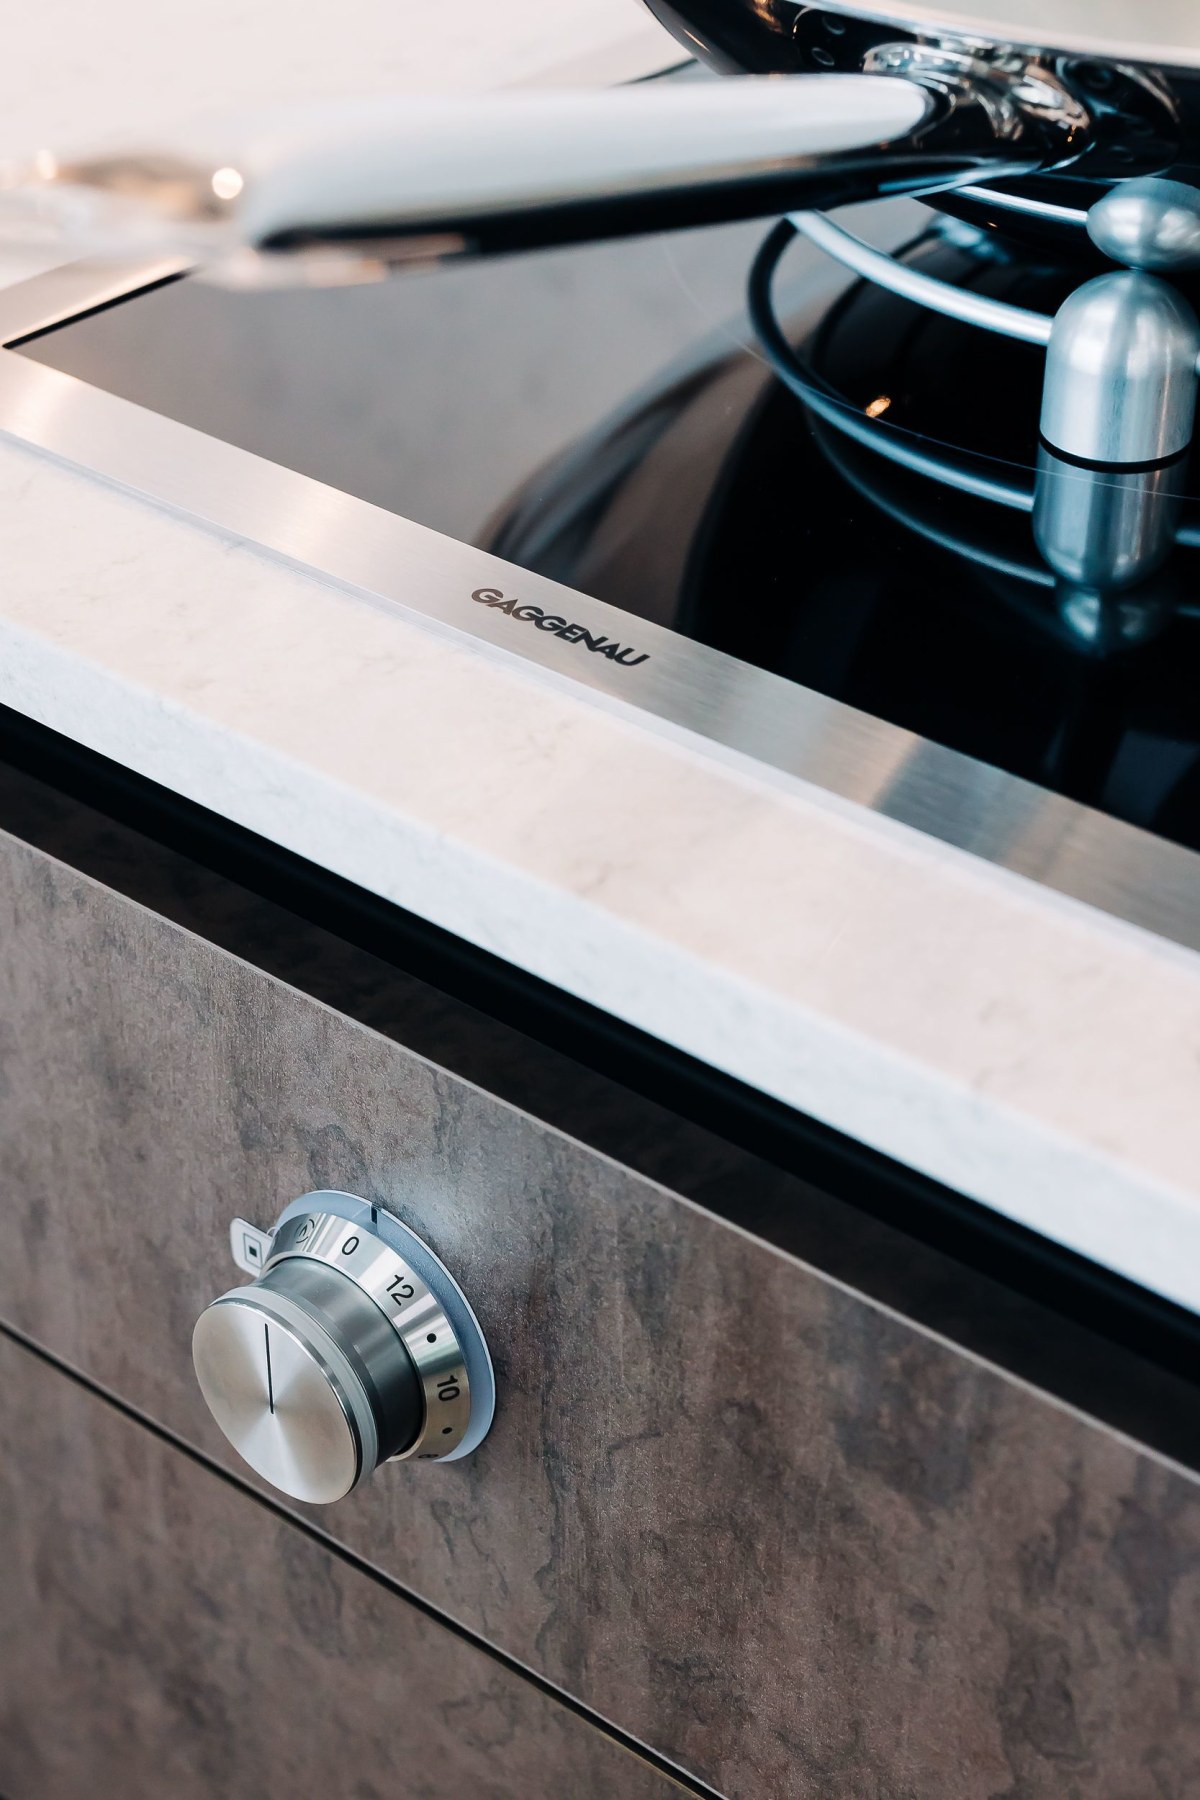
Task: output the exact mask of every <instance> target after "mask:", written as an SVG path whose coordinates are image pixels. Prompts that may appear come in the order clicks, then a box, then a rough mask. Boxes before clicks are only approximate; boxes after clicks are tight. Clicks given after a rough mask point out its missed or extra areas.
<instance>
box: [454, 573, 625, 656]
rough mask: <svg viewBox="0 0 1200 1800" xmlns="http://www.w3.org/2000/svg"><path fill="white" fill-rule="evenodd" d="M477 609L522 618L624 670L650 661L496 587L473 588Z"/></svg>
mask: <svg viewBox="0 0 1200 1800" xmlns="http://www.w3.org/2000/svg"><path fill="white" fill-rule="evenodd" d="M471 598H472V600H477V601H478V602H479V604H480V606H494V607H495V608H496V610H497V612H502V613H507V614H508V616H509V618H510V619H523V620H524V621H525V622H526V623H527V624H530V625H536V626H537V628H538V630H539V631H552V632H553V633H554V635H555V637H560V638H562V639H563V641H564V642H565V643H568V644H582V645H583V646H584V648H585V649H587V650H594V651H595V652H596V654H597V656H607V657H608V658H609V659H610V661H612V662H619V663H624V665H625V667H626V668H627V669H635V668H636V667H637V665H638V663H644V662H649V660H650V653H649V651H648V650H633V649H630V648H627V647H625V646H623V645H621V644H618V643H616V642H615V641H614V639H612V638H606V637H604V636H603V634H602V633H600V632H594V631H589V630H588V629H587V627H586V626H584V625H572V623H571V621H570V620H569V619H564V618H563V616H562V614H561V613H548V612H545V611H544V610H543V609H542V607H540V606H527V605H526V604H525V602H524V601H523V600H506V599H505V597H504V595H503V594H502V593H501V592H500V589H499V588H476V589H475V592H474V593H473V594H472V595H471Z"/></svg>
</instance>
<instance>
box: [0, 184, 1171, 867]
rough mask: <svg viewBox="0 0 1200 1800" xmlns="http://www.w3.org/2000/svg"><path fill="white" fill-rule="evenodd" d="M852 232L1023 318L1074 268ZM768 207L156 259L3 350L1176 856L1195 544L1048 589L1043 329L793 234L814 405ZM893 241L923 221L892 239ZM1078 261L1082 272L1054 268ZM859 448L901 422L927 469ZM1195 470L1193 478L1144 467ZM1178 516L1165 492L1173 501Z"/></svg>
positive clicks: (868, 224) (958, 236)
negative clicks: (366, 248)
mask: <svg viewBox="0 0 1200 1800" xmlns="http://www.w3.org/2000/svg"><path fill="white" fill-rule="evenodd" d="M930 220H931V215H930V214H928V213H927V212H925V211H924V210H923V209H920V208H918V207H916V206H913V205H911V204H908V203H899V204H893V205H890V206H889V205H885V206H881V207H878V208H872V209H867V210H866V213H865V214H864V212H860V214H859V215H858V218H857V219H856V221H855V226H856V229H857V230H860V231H865V232H866V233H867V234H871V235H874V236H875V238H876V240H877V241H880V242H884V243H886V244H887V245H888V247H894V246H897V245H900V244H907V246H908V247H907V249H906V252H905V254H906V255H908V256H909V257H910V258H911V259H912V260H914V261H915V262H917V263H919V264H920V265H921V266H923V267H925V268H927V269H928V270H931V271H933V272H936V273H939V274H941V275H942V276H943V277H944V278H946V279H950V280H954V281H957V282H962V283H967V284H971V285H974V286H976V287H980V288H983V289H985V290H986V291H988V292H992V293H994V294H995V295H996V296H997V297H1001V298H1009V299H1017V300H1019V302H1020V303H1021V304H1024V305H1027V306H1033V307H1036V308H1039V309H1041V310H1046V311H1052V310H1053V309H1054V307H1055V306H1056V304H1057V303H1058V301H1059V300H1060V299H1061V298H1062V297H1063V295H1065V293H1066V292H1067V291H1069V288H1070V287H1071V286H1072V285H1073V284H1074V283H1075V282H1076V281H1077V280H1079V279H1081V278H1082V276H1081V273H1080V271H1079V270H1078V269H1075V268H1072V267H1070V266H1066V265H1064V266H1062V267H1056V266H1054V265H1053V264H1052V263H1050V264H1048V263H1042V264H1038V265H1036V266H1034V265H1031V264H1030V263H1029V262H1028V261H1027V260H1026V258H1027V255H1028V253H1027V252H1023V251H1020V250H1018V249H1017V248H1015V247H1014V248H1011V249H1006V248H1005V246H1003V245H998V244H996V243H994V242H991V241H987V242H984V241H982V240H977V239H974V238H972V237H971V236H970V235H969V234H967V233H964V232H963V231H962V229H961V228H960V227H957V226H953V225H951V226H950V227H949V228H948V229H949V232H950V234H951V235H947V229H946V228H943V227H936V228H934V227H932V226H931V224H930ZM766 229H767V228H766V227H761V226H737V227H728V228H723V229H721V230H716V231H704V232H696V233H680V234H674V235H671V236H668V237H659V238H650V239H644V240H639V241H635V242H630V243H626V244H609V245H603V246H591V247H586V248H583V249H579V250H572V251H559V252H550V253H542V254H537V255H530V256H526V257H514V258H510V259H505V260H501V261H496V262H483V263H475V264H460V265H447V266H446V267H444V268H442V269H440V270H437V271H435V272H432V273H426V274H420V275H411V276H406V277H403V278H397V279H395V280H393V281H391V282H389V283H385V284H381V285H378V286H374V287H367V288H360V289H333V290H326V291H319V290H315V291H314V290H307V291H306V290H292V291H284V292H277V293H258V294H255V293H245V292H231V291H223V290H221V289H218V288H214V287H210V286H206V285H203V284H202V283H200V282H198V281H196V280H195V279H190V278H189V279H185V280H181V281H177V282H174V283H171V284H168V285H166V286H163V287H160V288H157V289H155V290H154V291H151V292H147V293H145V294H142V295H139V296H137V297H135V298H133V299H131V300H129V301H126V302H123V303H121V304H120V305H117V306H114V307H111V308H109V309H107V310H105V311H102V312H98V313H96V314H94V315H92V316H89V317H87V318H84V319H80V320H77V321H75V322H74V323H72V324H70V325H68V326H65V327H62V328H60V329H57V330H55V331H52V332H49V333H46V334H44V335H43V336H41V337H39V338H37V339H35V340H33V341H31V342H29V343H27V344H25V345H23V346H22V347H21V348H22V353H23V354H25V355H28V356H30V357H33V358H35V359H37V360H39V361H42V362H45V363H48V364H50V365H52V366H54V367H56V368H59V369H62V370H65V371H66V372H68V373H70V374H74V375H77V376H79V377H81V378H82V379H84V380H86V381H87V382H89V383H91V384H93V385H95V386H98V387H101V388H104V389H106V390H108V391H110V392H113V393H117V394H120V395H121V396H123V397H124V398H127V399H131V400H134V401H137V402H139V403H140V404H142V405H144V406H147V407H150V408H152V409H153V410H155V411H157V412H159V413H162V414H164V415H166V416H167V417H170V418H174V419H176V420H179V421H181V422H183V423H185V424H188V425H191V426H194V427H197V428H199V429H200V430H203V431H205V432H207V433H210V434H212V435H214V436H217V437H220V438H222V439H224V440H225V441H227V442H230V443H233V444H236V445H238V446H240V447H241V448H244V449H248V450H251V451H254V452H256V453H257V454H259V455H261V456H264V457H267V458H269V459H271V460H272V461H275V462H278V463H281V464H283V465H284V466H286V467H289V468H293V469H296V470H298V471H300V472H301V473H303V474H307V475H310V476H313V477H315V478H317V479H319V480H321V481H323V482H325V483H328V484H329V485H331V486H333V487H337V488H340V489H343V490H345V491H347V492H349V493H353V494H355V495H357V496H358V497H360V498H362V499H365V500H369V501H371V502H373V503H374V504H376V505H379V506H383V507H386V508H388V509H390V510H392V511H394V512H396V513H398V514H400V515H402V516H403V517H406V518H410V519H414V520H416V521H417V522H419V523H421V524H424V525H428V526H431V527H433V528H434V529H436V530H438V531H441V532H444V533H447V534H449V535H450V536H452V537H455V538H458V539H460V540H462V541H464V542H469V543H474V544H477V545H479V546H481V547H485V548H488V549H491V550H494V551H496V552H497V553H498V554H500V555H502V556H504V557H506V558H508V559H509V560H511V561H512V562H514V563H516V564H518V565H520V566H522V567H525V568H528V569H531V570H535V571H537V572H538V573H541V574H545V575H548V576H551V577H553V578H554V579H556V580H559V581H563V582H565V583H567V584H569V585H570V586H572V587H574V588H576V589H579V590H580V591H582V592H584V593H587V594H591V595H592V596H594V597H596V598H598V599H602V600H605V601H608V602H610V603H611V604H613V605H615V606H617V607H620V608H622V609H623V610H625V611H626V612H629V613H633V614H636V615H638V616H640V617H642V618H647V619H653V620H654V621H656V622H657V623H659V624H662V625H666V626H668V627H669V628H671V629H673V630H675V631H677V632H680V633H682V634H684V635H686V636H688V637H690V638H694V639H696V640H698V641H701V642H703V643H706V644H708V645H711V646H712V647H714V648H716V649H719V650H721V651H724V652H727V653H728V654H730V655H732V656H735V657H738V658H740V659H742V660H743V661H746V662H749V663H752V664H756V665H758V666H760V667H763V668H768V669H770V670H772V671H774V672H776V673H778V674H781V675H783V676H785V677H787V678H789V679H790V680H792V681H794V682H796V683H799V684H801V685H802V686H804V687H807V688H812V689H816V690H818V691H820V692H822V693H824V694H828V695H830V696H832V697H834V698H836V699H838V700H841V701H844V702H846V703H847V704H849V705H851V706H854V707H856V708H859V709H861V710H863V711H865V712H867V713H869V714H872V715H874V716H875V717H877V718H880V719H884V720H886V721H888V722H890V723H892V724H895V725H898V726H901V727H903V728H905V729H906V730H911V731H913V732H916V733H918V734H919V735H920V736H921V737H924V738H928V739H932V740H933V741H935V742H937V743H941V744H944V745H947V746H949V747H951V748H953V749H955V750H958V751H961V752H963V753H965V754H967V755H968V756H971V757H973V758H975V759H978V760H980V761H982V762H985V763H990V764H993V765H995V766H997V767H999V768H1002V769H1005V770H1007V771H1009V772H1010V773H1013V774H1016V775H1020V776H1023V777H1025V778H1027V779H1029V780H1032V781H1034V782H1036V783H1038V784H1039V785H1041V786H1043V787H1046V788H1049V789H1052V790H1054V791H1057V792H1059V793H1061V794H1063V795H1066V796H1068V797H1070V798H1073V799H1077V800H1080V801H1083V802H1084V803H1086V804H1088V805H1091V806H1093V807H1096V808H1098V809H1100V810H1102V811H1105V812H1108V813H1110V814H1112V815H1114V816H1116V817H1118V818H1121V819H1124V820H1127V821H1130V822H1132V823H1135V824H1138V825H1142V826H1145V827H1147V828H1149V829H1151V830H1152V831H1154V832H1156V833H1158V834H1160V835H1162V836H1164V837H1167V838H1171V839H1173V840H1175V841H1177V842H1180V843H1182V844H1185V845H1187V846H1189V847H1192V848H1200V700H1198V699H1197V695H1198V694H1200V586H1198V584H1197V581H1196V571H1197V567H1198V566H1200V564H1198V558H1200V552H1198V551H1197V550H1194V549H1192V548H1190V547H1189V546H1188V545H1187V544H1186V542H1185V543H1184V544H1183V545H1182V546H1181V547H1180V548H1179V549H1177V550H1176V552H1175V553H1174V554H1173V556H1172V557H1171V558H1170V559H1169V561H1168V562H1167V564H1166V566H1165V567H1164V568H1162V569H1161V570H1159V571H1157V572H1156V573H1155V574H1154V576H1153V577H1152V578H1150V579H1149V580H1147V581H1145V582H1143V583H1141V585H1140V586H1137V587H1135V588H1132V589H1130V590H1128V591H1124V592H1121V593H1119V594H1105V593H1098V592H1096V591H1093V590H1087V591H1085V590H1082V589H1079V588H1072V587H1070V586H1069V585H1066V584H1064V583H1063V582H1062V581H1061V580H1057V579H1056V578H1055V577H1054V575H1052V574H1051V572H1050V570H1049V569H1048V568H1047V567H1046V565H1045V564H1044V563H1043V561H1042V560H1041V558H1040V556H1039V553H1038V551H1037V549H1036V547H1035V544H1034V540H1033V533H1032V528H1031V524H1030V518H1029V513H1028V510H1027V508H1026V509H1025V510H1022V509H1021V508H1020V507H1019V506H1017V507H1014V506H1011V505H998V504H996V503H995V502H993V501H991V500H986V499H981V498H978V497H976V496H974V495H972V494H970V493H966V492H963V491H961V487H960V486H959V485H956V482H955V480H954V478H953V471H954V470H955V469H956V468H963V467H968V468H970V467H974V468H985V469H990V470H992V471H993V472H995V473H996V475H997V476H998V478H999V479H1000V481H1001V482H1002V484H1008V485H1009V486H1010V487H1013V488H1016V489H1021V488H1022V487H1024V489H1025V490H1027V491H1028V490H1030V489H1031V487H1032V481H1033V467H1034V463H1035V461H1036V457H1037V422H1038V403H1039V392H1040V384H1041V368H1042V352H1041V351H1040V350H1039V349H1037V348H1035V347H1032V346H1029V345H1026V344H1022V343H1018V342H1014V341H1011V340H1007V339H1000V338H996V337H993V336H991V335H990V334H988V333H985V332H981V331H979V330H978V329H976V328H974V327H971V326H967V325H961V324H957V323H954V322H952V321H949V320H946V319H942V318H939V317H937V316H936V315H934V314H931V313H928V312H925V311H923V310H921V309H919V308H917V307H915V306H913V305H911V304H910V303H908V302H906V301H903V300H900V299H896V298H894V297H892V296H890V295H888V294H885V293H883V292H881V291H880V290H878V289H876V288H872V287H869V286H866V285H864V284H861V283H859V284H853V285H849V286H848V285H847V282H846V278H845V277H844V275H842V274H841V273H840V272H839V271H836V270H835V269H833V267H832V265H830V264H828V263H827V262H825V261H824V260H823V259H822V258H821V257H820V256H819V255H818V254H817V253H816V252H815V251H813V250H812V249H810V248H808V247H807V246H805V247H802V248H800V249H799V250H797V251H795V252H793V253H789V258H788V260H787V262H786V264H785V273H784V280H783V281H782V283H781V294H782V296H783V299H784V304H785V308H786V312H787V316H788V319H789V330H790V334H791V336H792V338H793V340H794V341H795V342H796V343H797V344H800V345H803V347H804V353H805V356H806V358H807V359H808V362H809V365H810V366H811V367H812V368H813V369H814V370H815V371H816V372H817V375H818V377H819V380H820V382H821V384H822V391H823V392H824V393H826V395H828V394H834V395H836V397H837V399H836V404H835V405H834V407H833V408H832V412H831V410H830V407H829V406H828V405H827V406H826V407H825V409H824V412H823V414H822V416H817V415H816V414H815V413H814V412H813V411H811V410H810V409H809V408H807V407H806V406H805V404H804V403H803V402H802V400H801V399H800V398H798V397H797V395H796V394H795V393H793V392H791V391H789V390H787V389H786V388H784V387H783V386H781V385H780V384H779V383H778V382H777V381H776V379H775V378H774V377H773V376H772V375H771V373H770V371H769V369H768V367H767V365H766V363H765V362H764V360H763V358H762V356H761V354H760V353H759V351H758V349H757V347H756V344H755V339H754V333H753V330H752V328H751V325H750V322H749V320H748V317H747V311H746V282H747V275H748V271H749V268H750V265H751V262H752V261H753V258H754V255H755V251H756V249H757V247H758V245H759V243H760V241H761V240H762V238H763V236H764V232H765V230H766ZM922 234H923V235H922ZM1090 272H1091V271H1086V270H1085V271H1083V274H1086V273H1090ZM839 408H842V409H843V414H842V416H843V417H844V418H846V419H854V420H857V421H859V422H860V423H862V422H864V421H867V422H870V424H871V425H872V426H873V427H877V428H878V431H879V433H880V437H879V439H878V442H879V443H884V442H885V441H887V442H890V443H891V444H892V445H896V444H900V445H903V444H904V443H916V444H920V445H922V446H923V447H925V449H926V450H927V451H931V452H932V453H933V454H934V460H935V461H936V460H938V459H940V460H941V462H942V463H943V464H944V465H945V467H946V469H947V471H948V475H947V479H945V480H942V479H939V478H938V477H937V476H936V474H935V475H932V476H931V475H930V474H928V473H915V472H913V471H912V470H911V469H908V468H905V467H903V466H899V465H898V464H897V462H896V461H895V459H894V458H893V457H891V456H889V455H886V454H882V453H880V452H879V451H878V450H877V449H876V448H873V447H872V443H871V442H870V441H868V442H867V443H863V442H861V441H860V436H861V434H859V435H858V436H853V435H848V434H847V432H846V431H845V430H843V429H841V428H840V427H839V424H838V409H839ZM1172 480H1173V481H1175V482H1177V483H1178V485H1179V487H1180V488H1181V490H1185V491H1186V492H1188V493H1190V492H1192V491H1193V490H1194V477H1193V473H1192V471H1191V469H1190V468H1189V467H1188V466H1187V465H1186V464H1184V465H1182V466H1181V467H1180V468H1178V469H1177V470H1176V471H1174V473H1173V474H1172ZM1180 516H1181V529H1182V530H1183V531H1184V535H1185V537H1186V535H1187V521H1188V517H1189V514H1188V509H1187V507H1184V508H1183V511H1182V512H1181V515H1180Z"/></svg>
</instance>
